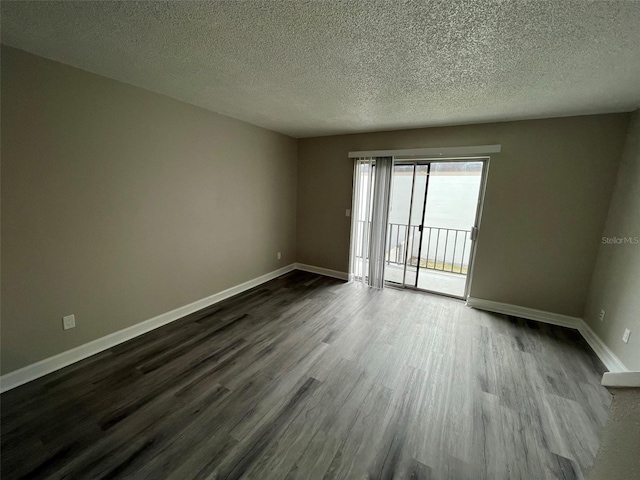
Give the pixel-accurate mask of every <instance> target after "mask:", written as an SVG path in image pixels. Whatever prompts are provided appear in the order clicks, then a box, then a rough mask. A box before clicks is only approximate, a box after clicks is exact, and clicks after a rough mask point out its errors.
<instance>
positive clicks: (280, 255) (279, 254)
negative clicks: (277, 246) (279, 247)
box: [278, 252, 282, 260]
mask: <svg viewBox="0 0 640 480" xmlns="http://www.w3.org/2000/svg"><path fill="white" fill-rule="evenodd" d="M281 258H282V253H281V252H278V260H280V259H281Z"/></svg>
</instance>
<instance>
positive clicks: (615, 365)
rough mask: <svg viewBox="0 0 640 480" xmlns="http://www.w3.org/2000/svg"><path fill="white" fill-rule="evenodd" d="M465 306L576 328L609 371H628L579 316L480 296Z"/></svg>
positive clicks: (473, 298) (471, 299) (470, 300)
mask: <svg viewBox="0 0 640 480" xmlns="http://www.w3.org/2000/svg"><path fill="white" fill-rule="evenodd" d="M467 306H469V307H472V308H477V309H479V310H487V311H489V312H496V313H504V314H506V315H513V316H514V317H520V318H526V319H527V320H536V321H538V322H544V323H550V324H552V325H558V326H560V327H567V328H573V329H575V330H578V332H580V334H581V335H582V337H583V338H584V339H585V340H586V341H587V343H588V344H589V346H590V347H591V348H592V349H593V351H594V352H595V353H596V355H597V356H598V358H600V360H601V361H602V363H604V366H605V367H607V368H608V369H609V371H610V372H628V371H629V370H628V369H627V367H625V365H624V364H623V363H622V361H621V360H620V359H619V358H618V357H617V356H616V355H615V354H614V353H613V352H612V351H611V349H610V348H609V347H607V345H606V344H605V343H604V342H603V341H602V339H601V338H600V337H598V335H596V333H595V332H594V331H593V330H591V328H590V327H589V325H587V324H586V323H585V321H584V320H583V319H581V318H579V317H570V316H568V315H561V314H559V313H552V312H546V311H544V310H536V309H534V308H527V307H520V306H518V305H511V304H509V303H500V302H494V301H492V300H484V299H482V298H475V297H469V298H468V299H467Z"/></svg>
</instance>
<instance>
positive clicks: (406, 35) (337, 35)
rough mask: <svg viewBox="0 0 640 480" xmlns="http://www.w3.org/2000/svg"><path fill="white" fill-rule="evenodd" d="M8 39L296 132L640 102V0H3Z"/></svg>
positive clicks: (557, 112)
mask: <svg viewBox="0 0 640 480" xmlns="http://www.w3.org/2000/svg"><path fill="white" fill-rule="evenodd" d="M2 42H3V43H6V44H8V45H10V46H13V47H16V48H20V49H23V50H27V51H29V52H32V53H35V54H37V55H41V56H43V57H47V58H50V59H53V60H57V61H60V62H63V63H67V64H69V65H73V66H75V67H79V68H82V69H85V70H89V71H91V72H95V73H98V74H101V75H104V76H107V77H111V78H114V79H117V80H121V81H123V82H127V83H130V84H133V85H137V86H140V87H143V88H146V89H149V90H152V91H155V92H159V93H163V94H165V95H168V96H170V97H174V98H177V99H180V100H183V101H186V102H189V103H192V104H195V105H199V106H201V107H205V108H208V109H210V110H214V111H216V112H220V113H223V114H225V115H229V116H231V117H235V118H238V119H241V120H245V121H247V122H251V123H254V124H257V125H261V126H264V127H267V128H270V129H273V130H276V131H280V132H283V133H286V134H289V135H292V136H296V137H306V136H315V135H324V134H332V133H347V132H356V131H371V130H383V129H399V128H406V127H416V126H432V125H450V124H460V123H476V122H485V121H494V120H512V119H523V118H538V117H553V116H564V115H577V114H587V113H600V112H613V111H628V110H632V109H634V108H637V107H638V106H639V105H640V1H628V0H627V1H617V2H605V1H598V2H590V1H563V0H550V1H518V0H513V1H499V2H491V1H464V2H460V1H452V0H445V1H411V0H410V1H405V2H399V1H394V2H380V1H377V2H366V1H362V0H357V1H303V0H293V1H279V0H272V1H265V2H260V1H229V2H213V1H209V2H186V1H173V2H133V1H130V2H111V1H108V2H72V1H64V2H41V1H33V2H30V1H22V2H9V1H3V2H2Z"/></svg>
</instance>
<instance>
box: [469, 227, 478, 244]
mask: <svg viewBox="0 0 640 480" xmlns="http://www.w3.org/2000/svg"><path fill="white" fill-rule="evenodd" d="M477 239H478V227H471V241H472V242H475V241H476V240H477Z"/></svg>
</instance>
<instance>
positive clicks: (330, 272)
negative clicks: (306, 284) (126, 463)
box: [295, 263, 349, 280]
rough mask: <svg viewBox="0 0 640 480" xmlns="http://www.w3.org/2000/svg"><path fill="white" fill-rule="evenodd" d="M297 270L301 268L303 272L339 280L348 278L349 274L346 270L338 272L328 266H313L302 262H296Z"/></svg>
mask: <svg viewBox="0 0 640 480" xmlns="http://www.w3.org/2000/svg"><path fill="white" fill-rule="evenodd" d="M295 267H296V269H297V270H303V271H305V272H311V273H317V274H319V275H324V276H326V277H333V278H338V279H340V280H349V274H348V273H347V272H339V271H338V270H330V269H328V268H322V267H314V266H313V265H306V264H304V263H296V264H295Z"/></svg>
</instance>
